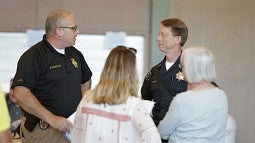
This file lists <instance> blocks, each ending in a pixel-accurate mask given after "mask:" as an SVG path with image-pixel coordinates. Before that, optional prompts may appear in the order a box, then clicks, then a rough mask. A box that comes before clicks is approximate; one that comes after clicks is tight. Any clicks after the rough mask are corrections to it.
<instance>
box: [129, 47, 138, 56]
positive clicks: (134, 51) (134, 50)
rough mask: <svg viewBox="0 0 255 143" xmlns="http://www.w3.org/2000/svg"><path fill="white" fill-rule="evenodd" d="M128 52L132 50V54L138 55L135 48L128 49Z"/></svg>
mask: <svg viewBox="0 0 255 143" xmlns="http://www.w3.org/2000/svg"><path fill="white" fill-rule="evenodd" d="M127 49H128V50H130V51H131V52H132V53H134V54H135V55H136V53H137V50H136V49H135V48H127Z"/></svg>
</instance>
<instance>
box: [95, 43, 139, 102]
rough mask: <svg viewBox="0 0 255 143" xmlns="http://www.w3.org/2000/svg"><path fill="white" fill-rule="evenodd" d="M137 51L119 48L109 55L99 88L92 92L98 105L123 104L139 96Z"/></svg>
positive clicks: (123, 47)
mask: <svg viewBox="0 0 255 143" xmlns="http://www.w3.org/2000/svg"><path fill="white" fill-rule="evenodd" d="M135 53H136V51H134V49H130V48H127V47H125V46H117V47H116V48H114V49H113V50H112V51H111V52H110V54H109V55H108V57H107V59H106V62H105V65H104V68H103V71H102V73H101V77H100V80H99V83H98V84H97V86H96V87H95V88H94V89H93V90H92V100H93V102H94V103H96V104H101V103H107V104H110V105H115V104H122V103H124V102H125V101H126V100H127V98H128V97H129V96H137V92H138V77H137V71H136V55H135Z"/></svg>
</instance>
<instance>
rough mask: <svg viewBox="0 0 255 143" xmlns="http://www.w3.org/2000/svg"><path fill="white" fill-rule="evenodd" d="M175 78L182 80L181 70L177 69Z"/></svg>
mask: <svg viewBox="0 0 255 143" xmlns="http://www.w3.org/2000/svg"><path fill="white" fill-rule="evenodd" d="M176 79H178V81H181V80H184V76H183V75H182V72H181V71H179V72H178V73H177V74H176Z"/></svg>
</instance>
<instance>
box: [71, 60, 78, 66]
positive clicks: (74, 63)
mask: <svg viewBox="0 0 255 143" xmlns="http://www.w3.org/2000/svg"><path fill="white" fill-rule="evenodd" d="M71 61H72V64H73V66H74V67H75V68H78V64H77V62H76V61H75V59H74V58H72V59H71Z"/></svg>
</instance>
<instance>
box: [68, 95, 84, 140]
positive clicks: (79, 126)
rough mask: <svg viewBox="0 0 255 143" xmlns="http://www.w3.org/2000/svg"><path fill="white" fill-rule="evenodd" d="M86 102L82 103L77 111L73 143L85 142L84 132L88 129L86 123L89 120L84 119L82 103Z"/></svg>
mask: <svg viewBox="0 0 255 143" xmlns="http://www.w3.org/2000/svg"><path fill="white" fill-rule="evenodd" d="M83 102H84V100H82V101H81V103H80V104H79V106H78V108H77V110H76V114H75V118H74V123H73V130H72V133H73V137H72V139H71V141H72V143H81V142H82V141H83V136H84V134H83V132H84V131H85V130H83V129H85V128H86V127H84V126H86V122H87V120H85V119H83V115H85V114H83V113H82V103H83Z"/></svg>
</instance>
